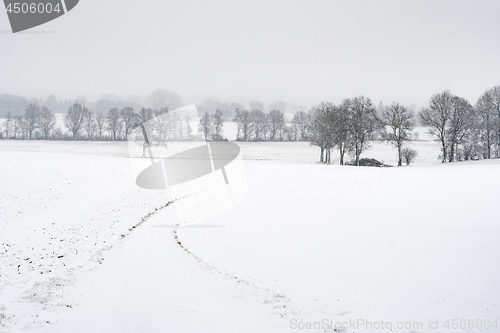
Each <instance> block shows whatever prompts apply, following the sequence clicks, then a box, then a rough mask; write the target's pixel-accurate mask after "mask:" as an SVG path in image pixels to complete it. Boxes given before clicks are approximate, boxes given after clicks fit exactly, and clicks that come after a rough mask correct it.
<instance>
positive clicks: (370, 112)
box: [342, 96, 382, 166]
mask: <svg viewBox="0 0 500 333" xmlns="http://www.w3.org/2000/svg"><path fill="white" fill-rule="evenodd" d="M342 104H343V107H344V108H345V110H346V111H347V113H348V115H349V133H350V139H351V144H350V147H349V148H350V150H351V151H352V153H353V154H354V157H355V159H356V165H357V166H359V157H360V155H361V154H362V153H363V151H365V150H366V149H367V148H368V147H369V145H368V140H370V139H371V138H372V134H373V133H374V132H375V131H376V130H377V129H379V128H380V127H381V126H382V123H381V122H380V120H379V119H378V118H377V114H376V112H377V111H376V108H375V107H374V106H373V104H372V102H371V100H370V99H369V98H367V97H364V96H359V97H355V98H352V99H346V100H344V102H343V103H342Z"/></svg>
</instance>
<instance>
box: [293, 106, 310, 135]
mask: <svg viewBox="0 0 500 333" xmlns="http://www.w3.org/2000/svg"><path fill="white" fill-rule="evenodd" d="M307 122H308V119H307V113H305V112H304V111H297V112H295V113H294V115H293V119H292V124H293V125H294V128H295V129H296V131H297V135H296V138H295V139H296V140H300V141H306V140H307Z"/></svg>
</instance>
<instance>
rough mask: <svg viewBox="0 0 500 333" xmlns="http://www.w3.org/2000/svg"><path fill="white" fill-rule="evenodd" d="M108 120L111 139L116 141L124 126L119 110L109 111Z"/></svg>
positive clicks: (112, 109)
mask: <svg viewBox="0 0 500 333" xmlns="http://www.w3.org/2000/svg"><path fill="white" fill-rule="evenodd" d="M106 120H107V125H108V128H109V130H110V131H111V137H112V138H113V140H116V137H117V135H118V133H119V132H120V130H121V128H122V126H123V122H122V119H121V117H120V111H119V110H118V109H117V108H111V109H109V111H108V114H107V116H106Z"/></svg>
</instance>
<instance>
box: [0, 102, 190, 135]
mask: <svg viewBox="0 0 500 333" xmlns="http://www.w3.org/2000/svg"><path fill="white" fill-rule="evenodd" d="M160 116H161V117H160ZM150 120H154V121H153V124H152V127H151V128H150V129H149V130H150V132H151V133H152V134H153V137H152V138H151V139H152V140H158V141H169V140H170V141H174V140H191V139H193V135H192V129H191V126H190V123H189V121H190V119H189V118H184V119H183V118H181V116H180V115H179V114H177V113H176V112H169V109H168V108H167V107H165V108H161V109H151V108H144V107H143V108H141V109H140V110H139V111H138V112H135V111H134V109H133V108H132V107H124V108H121V109H118V108H116V107H112V108H110V109H109V110H108V112H107V113H103V112H97V113H95V112H93V111H92V110H90V109H89V108H87V107H85V106H83V105H81V104H79V103H75V104H73V105H71V106H70V107H69V108H68V111H67V112H66V114H65V115H64V119H63V121H64V126H65V128H66V129H67V132H63V131H62V129H61V128H60V127H56V116H55V114H54V113H53V112H52V111H51V110H49V109H48V108H47V107H46V106H39V105H38V104H36V103H30V104H28V105H27V106H26V108H25V111H24V114H23V115H16V116H11V115H10V113H8V114H7V118H6V120H5V123H4V126H3V130H2V131H1V133H0V136H1V137H3V138H4V139H27V140H32V139H45V140H49V139H50V140H113V141H120V140H127V139H128V136H129V134H130V133H131V131H132V129H134V128H136V127H138V126H143V125H144V124H145V123H146V122H149V121H150Z"/></svg>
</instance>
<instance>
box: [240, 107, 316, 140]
mask: <svg viewBox="0 0 500 333" xmlns="http://www.w3.org/2000/svg"><path fill="white" fill-rule="evenodd" d="M233 121H234V122H235V123H236V124H237V125H238V134H237V139H238V140H240V141H284V140H286V141H306V140H307V125H308V121H309V118H308V115H307V113H306V112H304V111H297V112H295V113H294V115H293V118H292V120H291V122H290V123H287V122H286V121H285V115H284V113H283V112H282V111H281V110H278V109H272V110H271V111H270V112H269V113H266V112H264V111H262V110H261V109H251V110H248V109H239V108H238V109H236V116H235V117H234V120H233Z"/></svg>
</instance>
